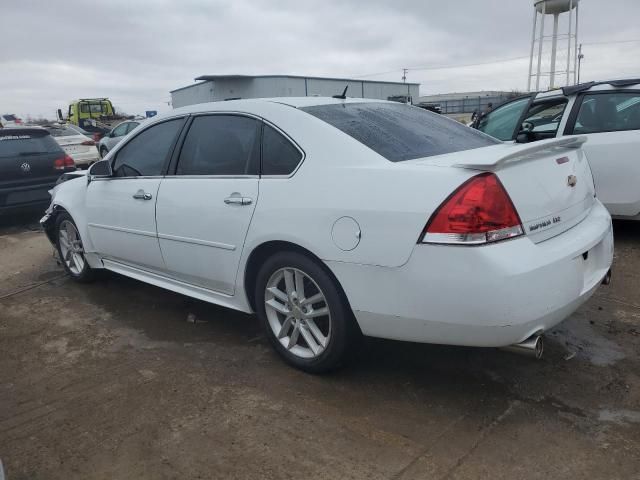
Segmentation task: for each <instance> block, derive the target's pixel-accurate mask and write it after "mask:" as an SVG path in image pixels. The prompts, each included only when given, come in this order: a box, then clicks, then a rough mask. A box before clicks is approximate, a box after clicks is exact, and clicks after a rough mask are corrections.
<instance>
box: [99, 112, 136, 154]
mask: <svg viewBox="0 0 640 480" xmlns="http://www.w3.org/2000/svg"><path fill="white" fill-rule="evenodd" d="M138 125H140V122H133V121H127V122H122V123H120V124H118V125H117V126H115V127H114V128H113V130H111V131H110V132H109V133H108V134H106V135H105V136H104V137H102V138H101V139H100V143H99V144H98V150H99V151H100V156H101V157H102V158H104V157H105V156H106V155H107V153H109V152H110V151H111V149H112V148H113V147H115V146H116V145H117V144H118V142H120V140H122V139H123V138H124V137H125V135H127V134H128V133H129V132H131V131H132V130H133V129H134V128H136V127H137V126H138Z"/></svg>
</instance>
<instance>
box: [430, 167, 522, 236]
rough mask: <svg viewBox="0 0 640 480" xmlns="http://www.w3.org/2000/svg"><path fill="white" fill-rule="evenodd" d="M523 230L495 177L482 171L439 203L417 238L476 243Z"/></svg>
mask: <svg viewBox="0 0 640 480" xmlns="http://www.w3.org/2000/svg"><path fill="white" fill-rule="evenodd" d="M523 233H524V231H523V229H522V222H521V221H520V217H519V215H518V212H516V209H515V207H514V206H513V202H512V201H511V198H509V194H508V193H507V191H506V190H505V189H504V187H503V186H502V183H500V180H499V179H498V177H497V176H496V175H495V174H493V173H482V174H480V175H477V176H475V177H473V178H471V179H469V180H468V181H466V182H465V183H463V184H462V185H461V186H460V187H459V188H458V189H457V190H456V191H455V192H453V194H451V195H450V196H449V198H447V199H446V200H445V201H444V202H443V203H442V205H440V207H439V208H438V209H437V210H436V212H435V213H434V214H433V215H432V216H431V219H430V220H429V222H428V223H427V226H426V227H425V229H424V232H423V234H422V238H421V239H420V241H421V242H422V243H447V244H460V245H478V244H483V243H490V242H497V241H498V240H505V239H507V238H513V237H518V236H520V235H522V234H523Z"/></svg>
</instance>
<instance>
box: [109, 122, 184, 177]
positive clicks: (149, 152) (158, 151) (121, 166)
mask: <svg viewBox="0 0 640 480" xmlns="http://www.w3.org/2000/svg"><path fill="white" fill-rule="evenodd" d="M183 121H184V120H183V119H182V118H177V119H175V120H169V121H168V122H163V123H159V124H157V125H154V126H153V127H151V128H148V129H146V130H145V131H144V132H142V133H140V134H138V135H136V136H135V137H134V138H132V139H131V140H130V141H129V142H127V144H126V145H125V146H124V147H122V149H121V150H120V151H119V152H118V155H117V156H116V159H115V162H114V164H113V172H114V174H115V176H116V177H136V176H157V175H162V174H163V173H164V172H163V167H164V164H165V161H166V160H167V156H168V155H169V149H170V148H171V145H172V144H173V141H174V140H175V138H176V136H177V135H178V132H179V131H180V127H181V126H182V123H183Z"/></svg>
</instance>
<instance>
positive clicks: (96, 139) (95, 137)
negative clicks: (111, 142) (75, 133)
mask: <svg viewBox="0 0 640 480" xmlns="http://www.w3.org/2000/svg"><path fill="white" fill-rule="evenodd" d="M103 136H104V134H102V133H98V132H95V133H94V134H93V141H94V142H95V143H94V145H95V144H96V143H98V142H99V141H100V139H101V138H102V137H103Z"/></svg>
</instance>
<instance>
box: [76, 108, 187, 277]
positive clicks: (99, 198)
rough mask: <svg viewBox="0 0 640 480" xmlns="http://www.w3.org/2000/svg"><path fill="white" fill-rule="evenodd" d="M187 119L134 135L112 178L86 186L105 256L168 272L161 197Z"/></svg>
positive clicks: (97, 242) (95, 236) (92, 227)
mask: <svg viewBox="0 0 640 480" xmlns="http://www.w3.org/2000/svg"><path fill="white" fill-rule="evenodd" d="M183 124H184V119H182V118H180V119H173V120H169V121H165V122H162V123H158V124H155V125H152V126H151V127H149V128H147V129H145V130H143V131H142V132H141V133H140V134H138V135H136V136H135V137H133V138H132V139H131V140H129V141H128V142H127V144H126V145H124V146H123V147H122V149H120V151H119V152H118V154H117V155H116V158H115V159H114V160H113V164H112V167H113V172H114V175H113V177H112V178H107V179H96V180H94V181H92V182H91V183H90V184H89V187H88V189H87V200H86V204H87V223H88V228H89V236H90V237H91V241H92V243H93V245H94V248H95V250H96V252H97V253H99V254H100V255H101V256H103V257H105V258H109V259H112V260H114V261H117V262H121V263H125V264H128V265H133V266H137V267H140V268H144V269H149V270H155V271H163V270H164V262H163V260H162V255H161V253H160V246H159V244H158V236H157V232H156V200H157V198H158V189H159V186H160V182H161V180H162V177H163V175H164V173H165V169H166V166H167V162H168V159H169V156H170V153H171V150H172V148H173V145H174V142H175V139H176V138H177V136H178V133H179V131H180V129H181V127H182V125H183Z"/></svg>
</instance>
